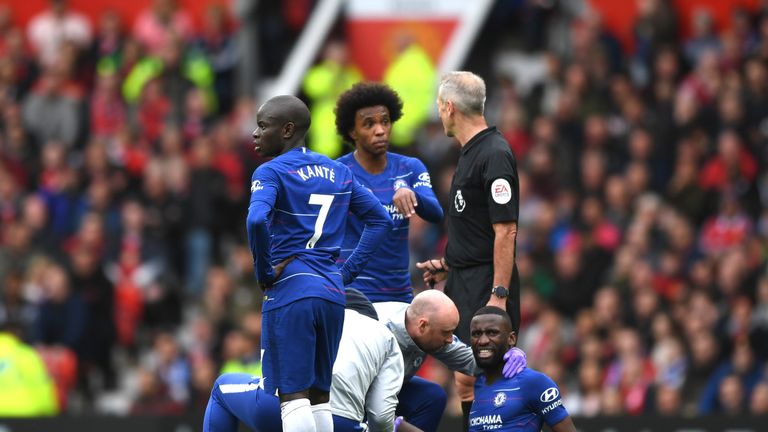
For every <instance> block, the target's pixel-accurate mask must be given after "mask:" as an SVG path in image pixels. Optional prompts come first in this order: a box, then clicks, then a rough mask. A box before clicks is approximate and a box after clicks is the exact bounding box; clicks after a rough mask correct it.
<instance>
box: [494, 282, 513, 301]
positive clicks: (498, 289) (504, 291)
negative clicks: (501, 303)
mask: <svg viewBox="0 0 768 432" xmlns="http://www.w3.org/2000/svg"><path fill="white" fill-rule="evenodd" d="M491 294H493V295H495V296H496V297H498V298H502V299H503V298H507V297H509V289H508V288H507V287H504V286H501V285H496V286H495V287H493V288H491Z"/></svg>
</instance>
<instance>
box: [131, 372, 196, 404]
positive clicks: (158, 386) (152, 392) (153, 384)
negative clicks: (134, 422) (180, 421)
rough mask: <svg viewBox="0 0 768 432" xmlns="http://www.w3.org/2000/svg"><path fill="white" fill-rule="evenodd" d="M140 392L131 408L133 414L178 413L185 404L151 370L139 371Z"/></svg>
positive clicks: (137, 379) (137, 378)
mask: <svg viewBox="0 0 768 432" xmlns="http://www.w3.org/2000/svg"><path fill="white" fill-rule="evenodd" d="M136 381H137V384H138V394H137V395H136V399H135V400H134V401H133V404H132V406H131V409H130V413H131V415H178V414H181V413H182V412H183V411H184V406H183V405H182V404H181V403H180V402H178V401H176V400H174V399H173V398H171V397H170V395H169V393H168V389H167V387H165V386H164V384H163V383H162V381H161V380H160V378H159V377H158V376H157V374H155V373H154V372H152V371H151V370H148V369H144V368H141V369H139V371H138V372H137V377H136Z"/></svg>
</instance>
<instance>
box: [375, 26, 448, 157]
mask: <svg viewBox="0 0 768 432" xmlns="http://www.w3.org/2000/svg"><path fill="white" fill-rule="evenodd" d="M395 43H396V45H397V55H396V56H395V57H394V58H393V59H392V62H391V63H390V64H389V66H387V69H386V70H385V71H384V77H383V79H382V81H383V82H384V83H386V84H387V85H389V86H390V87H392V89H393V90H395V91H396V92H397V94H398V95H399V96H400V98H401V99H402V100H403V106H405V107H406V109H404V110H403V116H402V117H401V118H400V120H398V122H397V127H396V128H392V135H391V136H390V142H391V143H392V145H393V146H395V147H408V146H411V145H413V140H414V137H415V135H416V130H417V129H419V128H420V127H422V126H423V125H424V123H426V121H427V116H428V115H429V112H430V110H431V109H432V106H433V105H434V102H435V97H436V96H437V95H436V93H435V91H436V89H435V88H434V86H425V85H423V83H425V82H435V81H436V78H437V72H436V70H435V65H434V63H433V62H432V59H431V58H430V57H429V54H428V53H427V51H426V50H425V49H424V48H423V47H422V46H421V45H420V44H419V42H418V41H416V40H414V39H413V38H412V37H411V36H410V35H401V36H399V37H398V38H397V41H396V42H395Z"/></svg>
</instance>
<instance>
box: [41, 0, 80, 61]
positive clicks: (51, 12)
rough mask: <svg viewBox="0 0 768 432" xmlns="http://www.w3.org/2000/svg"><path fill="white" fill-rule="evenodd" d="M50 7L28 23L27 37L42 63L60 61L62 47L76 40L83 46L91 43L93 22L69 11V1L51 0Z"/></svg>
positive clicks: (76, 43)
mask: <svg viewBox="0 0 768 432" xmlns="http://www.w3.org/2000/svg"><path fill="white" fill-rule="evenodd" d="M49 3H50V8H49V9H47V10H46V11H44V12H41V13H40V14H38V15H36V16H35V17H34V18H33V19H32V21H30V23H29V27H28V28H27V36H28V38H29V43H30V45H31V46H32V49H33V50H34V51H35V53H36V54H37V57H38V58H39V59H40V63H41V64H42V65H43V66H46V67H47V66H52V65H54V64H56V63H57V61H58V60H59V56H60V54H61V46H62V44H63V43H65V42H73V43H74V44H75V45H76V46H77V47H79V48H80V49H84V48H86V47H87V46H88V44H90V42H91V37H92V34H91V23H90V21H88V19H87V18H86V17H85V16H83V15H81V14H80V13H78V12H76V11H73V10H70V9H69V5H68V3H69V2H68V1H67V0H49Z"/></svg>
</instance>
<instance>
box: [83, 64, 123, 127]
mask: <svg viewBox="0 0 768 432" xmlns="http://www.w3.org/2000/svg"><path fill="white" fill-rule="evenodd" d="M119 80H120V77H119V76H118V75H117V74H116V73H115V72H111V71H110V72H105V73H102V74H99V75H98V77H97V81H96V88H95V89H94V91H93V94H92V96H91V103H90V108H91V115H90V121H91V134H92V135H93V136H94V137H100V138H112V137H114V136H115V135H117V133H118V131H119V130H120V127H121V126H123V125H124V124H125V122H126V121H127V113H126V109H125V105H124V104H123V100H122V97H121V96H120V81H119Z"/></svg>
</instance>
